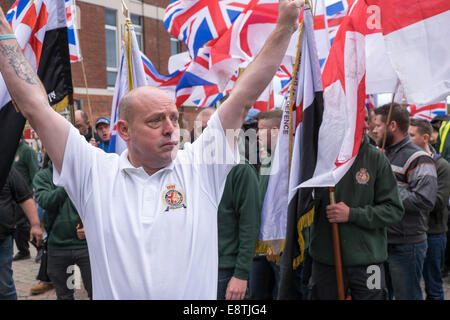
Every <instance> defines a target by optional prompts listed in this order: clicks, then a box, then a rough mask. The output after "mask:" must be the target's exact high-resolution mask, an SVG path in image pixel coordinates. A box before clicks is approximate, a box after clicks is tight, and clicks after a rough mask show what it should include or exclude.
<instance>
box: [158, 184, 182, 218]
mask: <svg viewBox="0 0 450 320" xmlns="http://www.w3.org/2000/svg"><path fill="white" fill-rule="evenodd" d="M166 188H167V190H165V191H164V192H163V194H162V200H163V203H164V205H165V206H166V210H164V211H165V212H167V211H169V210H171V209H180V208H186V204H185V202H186V197H185V195H184V192H183V191H182V190H179V189H176V188H175V185H170V186H167V187H166Z"/></svg>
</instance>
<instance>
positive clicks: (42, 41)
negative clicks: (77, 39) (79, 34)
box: [0, 0, 73, 187]
mask: <svg viewBox="0 0 450 320" xmlns="http://www.w3.org/2000/svg"><path fill="white" fill-rule="evenodd" d="M65 12H66V11H65V4H64V0H57V1H56V0H34V1H31V0H20V1H16V2H15V3H14V4H13V5H12V6H11V9H10V10H9V11H8V13H7V14H6V18H7V20H8V21H9V23H10V25H11V27H12V29H13V31H14V33H15V35H16V38H17V41H18V43H19V45H20V47H21V48H22V50H23V52H24V55H25V57H26V58H27V59H28V61H29V62H30V64H31V66H32V67H33V68H34V69H35V70H36V71H37V74H38V76H39V78H40V79H41V81H42V83H43V84H44V87H45V89H46V91H47V94H48V99H49V102H50V105H52V107H54V108H55V109H59V110H61V109H64V108H65V107H66V106H67V103H68V96H69V94H71V93H72V92H73V87H72V75H71V69H70V60H69V46H68V33H67V22H66V13H65ZM24 125H25V118H24V117H23V116H22V114H21V113H19V112H17V111H16V110H15V108H14V106H13V103H12V102H11V97H10V95H9V93H8V89H7V88H6V85H5V82H4V80H3V78H2V77H0V137H1V140H2V143H1V144H0V154H1V157H0V187H1V186H2V185H3V184H4V182H5V179H6V177H7V175H8V172H9V170H10V167H11V164H12V161H13V158H14V154H15V152H16V149H17V145H18V143H19V139H20V136H21V135H22V131H23V128H24Z"/></svg>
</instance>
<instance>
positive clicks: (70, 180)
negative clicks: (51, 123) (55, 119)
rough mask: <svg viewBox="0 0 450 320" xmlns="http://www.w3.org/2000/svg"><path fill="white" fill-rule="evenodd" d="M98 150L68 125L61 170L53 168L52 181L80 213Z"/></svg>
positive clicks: (90, 190)
mask: <svg viewBox="0 0 450 320" xmlns="http://www.w3.org/2000/svg"><path fill="white" fill-rule="evenodd" d="M98 150H99V149H98V148H95V147H94V146H92V145H91V144H89V143H88V142H87V141H86V139H85V137H84V136H82V135H81V134H80V133H79V131H78V130H77V129H76V128H75V127H73V126H70V131H69V137H68V138H67V143H66V149H65V151H64V159H63V163H62V169H61V172H58V170H57V169H56V168H55V169H54V170H53V183H54V184H56V185H57V186H60V187H64V189H65V190H66V192H67V194H68V195H69V197H70V199H71V200H72V202H73V203H74V204H75V207H76V208H77V210H78V211H79V214H80V215H81V214H82V213H81V212H80V209H81V208H83V207H84V204H85V203H86V200H87V199H88V197H89V196H90V194H91V193H92V185H93V183H92V181H91V179H92V174H91V170H92V168H93V166H94V161H95V158H96V153H97V151H98Z"/></svg>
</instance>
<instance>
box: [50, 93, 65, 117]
mask: <svg viewBox="0 0 450 320" xmlns="http://www.w3.org/2000/svg"><path fill="white" fill-rule="evenodd" d="M68 104H69V97H68V96H65V97H64V99H62V100H61V101H60V102H58V103H55V104H54V105H52V108H53V110H55V111H56V112H58V113H60V112H63V111H64V109H65V108H67V105H68Z"/></svg>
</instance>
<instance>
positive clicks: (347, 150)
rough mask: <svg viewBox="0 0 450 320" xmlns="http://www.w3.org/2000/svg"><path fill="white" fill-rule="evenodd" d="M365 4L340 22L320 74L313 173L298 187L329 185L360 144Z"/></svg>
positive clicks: (363, 97)
mask: <svg viewBox="0 0 450 320" xmlns="http://www.w3.org/2000/svg"><path fill="white" fill-rule="evenodd" d="M366 20H367V5H366V3H365V2H364V1H358V2H356V3H355V4H354V5H353V7H352V9H351V11H350V13H349V15H347V16H346V17H345V19H344V21H343V22H342V24H341V26H340V28H339V31H338V33H337V35H336V37H335V39H334V42H333V45H332V47H331V50H330V54H329V56H328V59H327V61H326V63H325V67H324V70H323V74H322V83H323V88H324V91H323V98H324V113H323V120H322V124H321V127H320V131H319V141H318V156H317V164H316V168H315V171H314V175H313V177H312V178H311V179H309V180H308V181H306V182H303V183H302V184H300V187H332V186H335V185H336V184H337V183H338V182H339V180H340V179H341V178H342V177H343V176H344V175H345V173H346V172H347V171H348V169H349V168H350V167H351V165H352V164H353V162H354V160H355V158H356V156H357V154H358V151H359V147H360V145H361V140H362V137H363V126H364V109H365V101H366V81H365V77H366V52H365V46H366V35H367V34H368V33H369V32H368V28H367V25H366Z"/></svg>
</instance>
